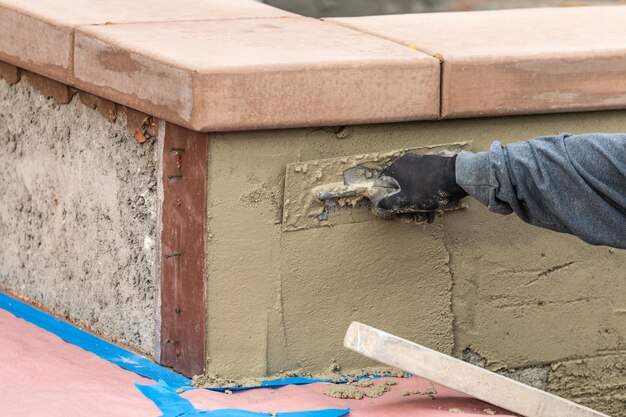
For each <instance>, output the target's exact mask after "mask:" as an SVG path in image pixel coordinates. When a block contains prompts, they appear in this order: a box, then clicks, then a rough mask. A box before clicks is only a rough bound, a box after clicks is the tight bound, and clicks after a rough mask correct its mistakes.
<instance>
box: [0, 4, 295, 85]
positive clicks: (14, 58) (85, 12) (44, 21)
mask: <svg viewBox="0 0 626 417" xmlns="http://www.w3.org/2000/svg"><path fill="white" fill-rule="evenodd" d="M287 16H294V15H293V14H292V13H289V12H286V11H283V10H280V9H277V8H274V7H271V6H268V5H265V4H262V3H259V2H255V1H251V0H71V1H70V0H0V28H2V33H0V60H1V61H5V62H9V63H11V64H14V65H17V66H20V67H23V68H26V69H29V70H31V71H34V72H37V73H39V74H41V75H45V76H48V77H51V78H54V79H56V80H58V81H63V82H67V83H70V82H71V66H72V51H73V42H74V39H73V28H75V27H76V26H83V25H106V24H112V23H136V22H172V21H188V20H214V19H249V18H275V17H287Z"/></svg>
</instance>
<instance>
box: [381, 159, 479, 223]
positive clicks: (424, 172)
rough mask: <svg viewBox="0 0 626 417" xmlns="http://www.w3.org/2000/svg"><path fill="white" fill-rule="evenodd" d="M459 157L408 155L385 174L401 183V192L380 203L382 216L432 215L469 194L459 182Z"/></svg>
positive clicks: (428, 218)
mask: <svg viewBox="0 0 626 417" xmlns="http://www.w3.org/2000/svg"><path fill="white" fill-rule="evenodd" d="M455 166H456V155H454V156H441V155H417V154H414V153H412V152H407V153H406V154H404V155H402V156H401V157H400V158H398V159H396V160H395V161H393V162H392V163H391V164H390V165H389V166H387V167H386V168H385V169H383V171H382V175H385V176H388V177H391V178H393V179H395V180H396V181H397V182H398V185H399V186H400V190H399V191H398V192H396V193H393V194H391V195H389V196H388V197H385V198H383V199H381V200H380V201H378V202H377V204H376V207H375V209H376V211H377V212H378V213H379V214H382V215H387V216H388V215H392V214H404V213H419V212H430V213H431V215H430V216H427V217H426V218H427V220H429V221H432V220H433V219H434V211H435V210H437V209H439V208H440V207H441V206H444V205H446V204H449V203H451V202H454V201H458V200H460V199H462V198H463V197H465V196H467V195H468V194H467V193H466V192H465V190H463V189H462V188H461V187H460V186H459V185H458V184H457V183H456V173H455Z"/></svg>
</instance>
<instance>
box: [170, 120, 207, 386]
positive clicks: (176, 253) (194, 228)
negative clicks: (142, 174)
mask: <svg viewBox="0 0 626 417" xmlns="http://www.w3.org/2000/svg"><path fill="white" fill-rule="evenodd" d="M207 170H208V135H207V134H206V133H196V132H192V131H190V130H187V129H184V128H182V127H178V126H176V125H173V124H170V123H167V124H166V126H165V137H164V144H163V177H162V181H163V203H162V212H161V219H162V225H163V226H162V227H163V230H162V232H161V252H160V272H161V354H160V362H161V363H162V364H163V365H166V366H169V367H171V368H173V369H174V370H175V371H177V372H180V373H182V374H183V375H185V376H193V375H199V374H202V373H204V365H205V362H206V324H205V316H206V300H205V294H204V282H205V276H204V266H205V256H204V254H205V248H204V245H205V235H206V227H205V225H206V187H207Z"/></svg>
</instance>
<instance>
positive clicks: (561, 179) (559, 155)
mask: <svg viewBox="0 0 626 417" xmlns="http://www.w3.org/2000/svg"><path fill="white" fill-rule="evenodd" d="M402 158H404V157H402ZM402 158H401V159H402ZM440 158H442V159H441V160H440V163H439V164H438V165H437V168H436V169H437V170H438V172H439V174H440V175H439V176H441V175H443V177H445V176H449V175H450V167H449V165H450V162H449V161H448V162H446V159H445V157H440ZM452 161H453V162H454V164H453V165H454V172H455V178H456V183H457V185H458V186H460V187H461V188H462V189H463V190H464V191H465V192H467V193H468V194H469V195H471V196H472V197H474V198H476V199H477V200H479V201H480V202H481V203H483V204H485V205H486V206H487V207H489V209H490V210H491V211H494V212H496V213H500V214H511V213H513V212H515V213H516V214H517V215H518V216H519V217H520V218H521V219H522V220H524V221H525V222H527V223H530V224H533V225H536V226H540V227H544V228H547V229H551V230H556V231H559V232H564V233H570V234H573V235H576V236H578V237H580V238H581V239H583V240H584V241H586V242H588V243H591V244H596V245H608V246H613V247H616V248H624V249H626V135H623V134H588V135H576V136H573V135H568V134H562V135H559V136H548V137H540V138H537V139H533V140H530V141H528V142H518V143H513V144H510V145H508V146H503V145H501V144H500V143H499V142H494V143H493V144H492V145H491V148H490V149H489V151H487V152H481V153H476V154H474V153H471V152H461V153H460V154H459V155H458V156H457V157H456V159H452ZM396 162H399V161H396ZM392 165H393V164H392ZM417 166H419V163H418V164H417V165H416V164H413V165H412V167H413V171H415V169H416V167H417ZM389 168H391V166H390V167H389ZM434 170H435V169H434V168H433V167H430V169H429V171H430V172H431V176H433V174H432V172H433V171H434ZM405 173H406V172H405ZM409 175H410V174H409ZM412 178H413V181H414V182H415V183H416V184H419V183H420V182H421V181H420V177H419V176H412ZM399 182H400V181H399ZM432 185H433V184H431V187H432ZM436 187H439V188H440V189H442V190H440V191H441V192H439V193H438V194H443V195H445V194H446V193H449V192H450V191H451V192H452V193H454V192H455V188H450V186H449V185H441V184H436ZM395 198H396V199H398V198H399V197H398V196H396V197H395ZM381 204H382V206H381V207H382V210H385V207H391V206H392V205H389V202H385V201H384V200H383V201H381V202H379V205H381ZM396 206H397V205H396Z"/></svg>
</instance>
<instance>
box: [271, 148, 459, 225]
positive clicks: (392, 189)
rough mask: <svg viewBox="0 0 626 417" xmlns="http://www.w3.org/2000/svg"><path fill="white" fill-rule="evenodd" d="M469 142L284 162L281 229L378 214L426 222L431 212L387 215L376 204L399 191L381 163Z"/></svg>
mask: <svg viewBox="0 0 626 417" xmlns="http://www.w3.org/2000/svg"><path fill="white" fill-rule="evenodd" d="M470 146H471V143H470V142H457V143H447V144H440V145H431V146H422V147H416V148H409V149H398V150H393V151H388V152H372V153H364V154H357V155H347V156H339V157H334V158H327V159H318V160H312V161H302V162H294V163H292V164H288V165H287V167H286V170H285V192H284V201H283V219H282V227H283V230H286V231H287V230H288V231H294V230H302V229H309V228H312V227H328V226H334V225H339V224H347V223H358V222H365V221H372V220H376V218H377V217H378V218H380V217H381V216H382V217H386V218H393V219H398V220H400V221H406V222H423V221H428V222H432V221H433V220H434V218H435V212H415V213H406V214H400V215H390V214H386V213H381V212H380V211H378V210H377V209H376V207H378V205H379V203H380V201H381V200H382V199H384V198H387V197H390V196H393V195H395V194H397V193H399V192H400V191H401V190H400V184H399V183H398V182H397V181H396V180H395V179H394V178H392V177H390V176H387V175H385V167H387V166H389V164H391V163H392V162H393V161H394V160H396V159H397V158H399V157H401V156H402V155H404V154H405V153H406V152H414V153H417V154H438V155H454V154H456V153H458V152H460V151H461V150H470ZM460 207H464V203H463V202H455V203H451V204H448V205H446V206H444V207H441V208H440V210H438V211H446V210H453V209H458V208H460ZM372 212H373V214H374V215H372Z"/></svg>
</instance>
